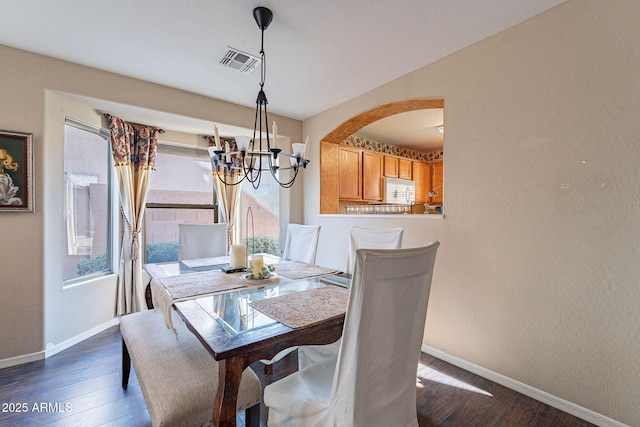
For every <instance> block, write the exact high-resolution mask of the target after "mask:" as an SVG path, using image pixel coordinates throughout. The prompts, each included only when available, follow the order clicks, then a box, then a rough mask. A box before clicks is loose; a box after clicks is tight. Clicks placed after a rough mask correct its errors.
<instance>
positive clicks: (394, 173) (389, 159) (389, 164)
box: [384, 156, 400, 178]
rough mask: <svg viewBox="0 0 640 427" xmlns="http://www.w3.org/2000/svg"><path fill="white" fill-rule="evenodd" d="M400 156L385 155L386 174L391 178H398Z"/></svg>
mask: <svg viewBox="0 0 640 427" xmlns="http://www.w3.org/2000/svg"><path fill="white" fill-rule="evenodd" d="M399 160H400V159H399V158H397V157H393V156H384V176H385V177H389V178H398V163H399Z"/></svg>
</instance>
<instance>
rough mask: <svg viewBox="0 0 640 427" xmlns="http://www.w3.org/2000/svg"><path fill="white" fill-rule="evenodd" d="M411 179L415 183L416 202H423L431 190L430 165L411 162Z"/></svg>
mask: <svg viewBox="0 0 640 427" xmlns="http://www.w3.org/2000/svg"><path fill="white" fill-rule="evenodd" d="M413 180H414V181H415V183H416V203H425V202H426V201H427V199H428V198H429V191H431V188H432V187H431V165H430V164H429V163H426V162H413Z"/></svg>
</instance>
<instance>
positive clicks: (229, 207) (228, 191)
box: [208, 137, 242, 252]
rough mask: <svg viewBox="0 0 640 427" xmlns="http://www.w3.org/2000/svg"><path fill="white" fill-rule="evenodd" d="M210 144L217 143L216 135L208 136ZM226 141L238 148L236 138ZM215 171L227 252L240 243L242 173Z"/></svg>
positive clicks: (232, 147)
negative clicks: (225, 227) (239, 222)
mask: <svg viewBox="0 0 640 427" xmlns="http://www.w3.org/2000/svg"><path fill="white" fill-rule="evenodd" d="M208 140H209V146H210V147H212V146H214V145H215V139H214V137H208ZM224 142H225V143H228V144H229V149H230V150H231V151H235V150H237V145H236V142H235V139H225V140H224ZM234 161H241V160H240V159H234ZM212 171H213V172H212V173H213V185H214V188H215V190H216V197H217V199H218V212H219V213H218V218H219V219H218V221H219V222H226V223H227V252H229V248H231V245H232V244H234V243H240V233H239V232H238V227H236V226H235V225H236V218H237V217H238V211H239V210H240V197H241V195H242V182H241V181H242V179H241V176H240V173H238V172H233V171H227V170H224V169H222V168H221V169H219V170H215V169H212ZM218 174H221V175H222V177H223V179H224V180H225V182H228V183H229V184H233V185H225V184H224V183H223V182H222V181H221V180H220V179H219V178H218Z"/></svg>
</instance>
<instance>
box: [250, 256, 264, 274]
mask: <svg viewBox="0 0 640 427" xmlns="http://www.w3.org/2000/svg"><path fill="white" fill-rule="evenodd" d="M251 267H253V274H256V273H258V272H260V271H262V267H264V259H263V258H262V255H255V254H254V255H252V256H251Z"/></svg>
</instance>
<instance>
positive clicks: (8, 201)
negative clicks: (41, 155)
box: [0, 129, 34, 212]
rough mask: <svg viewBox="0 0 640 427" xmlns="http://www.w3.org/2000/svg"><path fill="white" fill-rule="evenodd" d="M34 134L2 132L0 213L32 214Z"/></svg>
mask: <svg viewBox="0 0 640 427" xmlns="http://www.w3.org/2000/svg"><path fill="white" fill-rule="evenodd" d="M33 198H34V189H33V134H32V133H26V132H16V131H8V130H1V129H0V212H33V211H34V209H33Z"/></svg>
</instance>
